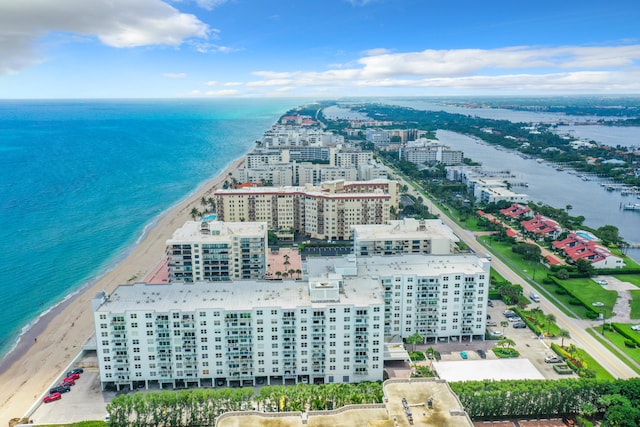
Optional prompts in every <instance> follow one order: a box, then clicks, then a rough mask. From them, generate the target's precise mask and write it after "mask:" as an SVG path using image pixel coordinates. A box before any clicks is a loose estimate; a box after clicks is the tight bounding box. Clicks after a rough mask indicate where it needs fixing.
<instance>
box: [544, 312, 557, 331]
mask: <svg viewBox="0 0 640 427" xmlns="http://www.w3.org/2000/svg"><path fill="white" fill-rule="evenodd" d="M544 318H545V320H546V321H547V335H549V333H550V332H551V324H552V323H553V322H555V321H556V316H554V315H553V314H551V313H549V314H547V315H546V316H545V317H544Z"/></svg>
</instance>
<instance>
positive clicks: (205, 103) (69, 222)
mask: <svg viewBox="0 0 640 427" xmlns="http://www.w3.org/2000/svg"><path fill="white" fill-rule="evenodd" d="M300 102H301V101H300V100H291V99H260V100H257V99H254V100H224V101H221V100H122V101H116V100H100V101H85V100H83V101H0V242H2V248H3V250H2V256H0V306H1V307H3V312H4V315H3V319H4V321H3V322H2V323H0V358H1V357H2V356H3V355H5V354H6V353H7V352H8V351H9V350H10V349H11V348H12V346H13V345H15V343H16V341H17V339H18V337H19V336H20V334H21V333H23V332H24V331H25V330H26V328H28V327H29V325H30V324H32V323H33V322H34V321H35V320H36V319H37V318H38V317H39V316H40V315H41V314H42V313H43V312H44V311H46V310H48V309H50V308H52V307H54V306H55V305H56V304H58V303H60V302H61V301H62V300H63V299H64V298H66V297H68V296H69V295H71V294H72V293H74V292H77V291H78V290H79V289H81V288H82V287H83V286H84V285H86V284H87V283H90V282H92V281H94V280H95V279H96V278H97V277H99V275H101V274H103V273H104V272H105V271H107V270H108V269H109V268H112V267H113V266H114V265H115V264H116V263H117V262H118V261H119V260H121V259H122V258H123V257H124V256H125V255H126V253H127V252H128V251H129V250H131V248H132V247H133V246H134V245H135V244H136V242H137V241H139V240H140V239H141V237H142V236H143V234H144V232H145V230H146V229H147V228H148V227H149V226H150V225H151V224H153V223H154V221H155V220H156V219H157V218H158V217H159V216H160V215H161V214H162V213H163V212H166V211H167V210H168V209H169V208H171V207H172V206H173V205H175V204H176V203H178V202H179V201H180V200H182V199H184V198H185V197H187V196H188V195H189V194H190V193H192V192H193V191H195V190H196V189H197V187H198V186H199V185H200V184H202V183H203V182H204V181H206V180H207V179H210V178H212V177H215V176H216V175H218V173H219V172H220V171H222V170H223V169H224V168H225V167H226V165H228V164H229V163H230V162H231V161H233V160H234V159H236V158H238V157H240V156H242V155H244V154H246V153H247V152H249V151H250V150H251V149H252V148H253V146H254V143H255V141H256V140H257V139H258V138H260V137H261V136H262V133H263V132H264V131H265V130H267V129H268V128H269V127H270V126H271V125H272V124H273V123H274V122H275V121H276V120H277V119H278V118H279V117H280V115H282V114H284V113H285V112H286V111H287V110H288V109H290V108H292V107H296V106H298V105H299V104H300ZM160 255H161V254H158V256H160Z"/></svg>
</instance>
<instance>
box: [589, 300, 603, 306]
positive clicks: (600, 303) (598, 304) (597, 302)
mask: <svg viewBox="0 0 640 427" xmlns="http://www.w3.org/2000/svg"><path fill="white" fill-rule="evenodd" d="M591 305H592V306H594V307H604V303H603V302H600V301H596V302H592V303H591Z"/></svg>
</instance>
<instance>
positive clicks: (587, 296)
mask: <svg viewBox="0 0 640 427" xmlns="http://www.w3.org/2000/svg"><path fill="white" fill-rule="evenodd" d="M563 284H564V285H565V287H566V288H567V289H569V290H570V291H571V292H573V294H574V295H575V296H576V297H577V298H578V299H579V300H580V301H582V302H583V303H584V304H585V305H588V306H589V305H591V304H592V303H593V302H596V301H597V302H602V303H604V307H594V309H595V310H596V311H602V312H603V313H604V314H605V317H610V316H611V312H612V311H613V306H614V305H615V303H616V299H617V298H618V293H617V292H616V291H609V290H607V289H606V287H605V286H601V285H598V284H597V283H596V282H594V281H593V279H591V278H586V277H585V278H580V279H569V280H564V281H563Z"/></svg>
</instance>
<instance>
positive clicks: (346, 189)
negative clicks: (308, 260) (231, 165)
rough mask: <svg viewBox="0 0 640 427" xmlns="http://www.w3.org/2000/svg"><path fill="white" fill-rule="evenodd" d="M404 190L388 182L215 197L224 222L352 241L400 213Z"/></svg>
mask: <svg viewBox="0 0 640 427" xmlns="http://www.w3.org/2000/svg"><path fill="white" fill-rule="evenodd" d="M399 187H400V184H399V183H398V182H396V181H390V180H385V179H380V180H373V181H363V182H348V181H342V180H340V181H331V182H324V183H322V184H321V185H320V187H314V186H311V185H307V186H305V187H253V188H242V189H221V190H217V191H216V192H215V193H214V196H215V198H216V206H217V215H218V220H220V221H240V222H242V221H264V222H266V223H267V224H268V227H269V228H270V229H273V230H293V231H296V232H301V233H305V234H307V235H309V236H310V237H311V238H317V239H328V240H347V239H349V238H350V237H351V227H352V226H354V225H356V224H383V223H385V222H386V221H388V220H389V219H390V216H391V212H392V211H394V210H395V211H397V209H398V194H399Z"/></svg>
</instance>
